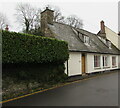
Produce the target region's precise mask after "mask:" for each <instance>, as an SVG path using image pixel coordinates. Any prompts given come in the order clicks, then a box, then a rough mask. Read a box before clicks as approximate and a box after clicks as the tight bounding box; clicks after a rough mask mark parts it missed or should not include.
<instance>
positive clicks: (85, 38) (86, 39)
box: [84, 36, 90, 44]
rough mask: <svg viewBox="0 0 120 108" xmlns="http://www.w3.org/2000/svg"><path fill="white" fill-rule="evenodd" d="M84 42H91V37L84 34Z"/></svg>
mask: <svg viewBox="0 0 120 108" xmlns="http://www.w3.org/2000/svg"><path fill="white" fill-rule="evenodd" d="M84 43H87V44H89V43H90V39H89V37H88V36H84Z"/></svg>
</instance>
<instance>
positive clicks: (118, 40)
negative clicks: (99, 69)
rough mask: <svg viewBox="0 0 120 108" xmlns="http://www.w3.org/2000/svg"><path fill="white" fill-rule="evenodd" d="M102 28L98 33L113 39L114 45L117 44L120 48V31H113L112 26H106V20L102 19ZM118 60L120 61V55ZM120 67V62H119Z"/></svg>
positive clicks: (110, 39)
mask: <svg viewBox="0 0 120 108" xmlns="http://www.w3.org/2000/svg"><path fill="white" fill-rule="evenodd" d="M100 25H101V30H100V31H99V32H98V35H100V36H102V37H103V38H104V36H105V38H106V39H107V40H109V41H111V42H112V44H113V45H115V46H116V47H117V48H118V49H119V50H120V32H119V33H118V34H117V33H115V32H114V31H112V30H111V29H110V28H108V27H107V26H105V24H104V21H101V24H100ZM118 61H120V56H118ZM118 66H119V68H120V62H119V64H118Z"/></svg>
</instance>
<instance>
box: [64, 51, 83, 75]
mask: <svg viewBox="0 0 120 108" xmlns="http://www.w3.org/2000/svg"><path fill="white" fill-rule="evenodd" d="M65 67H66V70H65V73H66V74H67V62H66V63H65ZM81 74H82V71H81V53H80V52H70V53H69V60H68V76H73V75H81Z"/></svg>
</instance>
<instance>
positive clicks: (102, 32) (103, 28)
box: [99, 20, 106, 38]
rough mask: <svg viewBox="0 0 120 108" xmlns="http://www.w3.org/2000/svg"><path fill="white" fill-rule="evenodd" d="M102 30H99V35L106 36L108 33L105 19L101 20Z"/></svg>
mask: <svg viewBox="0 0 120 108" xmlns="http://www.w3.org/2000/svg"><path fill="white" fill-rule="evenodd" d="M100 28H101V29H100V32H99V35H100V36H101V37H103V38H106V33H105V24H104V21H103V20H102V21H101V22H100Z"/></svg>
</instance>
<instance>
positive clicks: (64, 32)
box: [41, 8, 120, 76]
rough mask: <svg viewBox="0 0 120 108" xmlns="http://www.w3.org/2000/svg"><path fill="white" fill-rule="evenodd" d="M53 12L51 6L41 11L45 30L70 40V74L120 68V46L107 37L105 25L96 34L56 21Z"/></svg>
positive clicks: (42, 26) (43, 30) (68, 73)
mask: <svg viewBox="0 0 120 108" xmlns="http://www.w3.org/2000/svg"><path fill="white" fill-rule="evenodd" d="M53 15H54V11H52V10H50V9H48V8H46V10H44V11H43V12H42V13H41V30H42V32H43V33H44V35H45V36H46V37H52V38H56V39H58V40H64V41H66V42H68V48H69V60H68V61H66V63H65V67H66V70H65V73H66V74H67V75H68V76H74V75H82V74H90V73H95V72H100V71H110V70H114V69H118V64H119V63H118V56H119V55H120V50H119V49H118V48H117V47H115V45H114V44H112V42H111V41H109V40H108V39H107V38H106V36H105V33H104V28H102V30H101V31H100V32H99V33H98V34H93V33H91V32H88V31H86V30H83V29H76V28H74V27H71V26H69V25H66V24H62V23H58V22H54V21H53ZM63 50H64V49H63Z"/></svg>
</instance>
